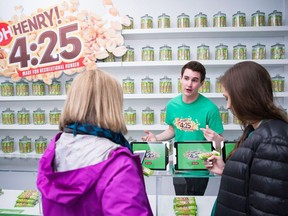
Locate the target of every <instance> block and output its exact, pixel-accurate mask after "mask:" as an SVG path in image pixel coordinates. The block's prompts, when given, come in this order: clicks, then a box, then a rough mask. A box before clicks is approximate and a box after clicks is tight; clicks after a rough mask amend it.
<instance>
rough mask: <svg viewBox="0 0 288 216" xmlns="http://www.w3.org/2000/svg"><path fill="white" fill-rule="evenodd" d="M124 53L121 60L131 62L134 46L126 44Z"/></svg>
mask: <svg viewBox="0 0 288 216" xmlns="http://www.w3.org/2000/svg"><path fill="white" fill-rule="evenodd" d="M126 48H127V51H126V53H125V54H124V55H123V56H122V61H123V62H131V61H132V62H133V61H134V48H132V47H130V46H127V47H126Z"/></svg>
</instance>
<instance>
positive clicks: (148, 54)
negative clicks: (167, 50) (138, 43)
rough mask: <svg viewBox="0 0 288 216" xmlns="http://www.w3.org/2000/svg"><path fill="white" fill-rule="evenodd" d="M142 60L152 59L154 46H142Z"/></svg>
mask: <svg viewBox="0 0 288 216" xmlns="http://www.w3.org/2000/svg"><path fill="white" fill-rule="evenodd" d="M142 61H154V48H153V47H151V46H148V45H147V46H146V47H142Z"/></svg>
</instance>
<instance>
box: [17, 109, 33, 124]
mask: <svg viewBox="0 0 288 216" xmlns="http://www.w3.org/2000/svg"><path fill="white" fill-rule="evenodd" d="M17 122H18V124H19V125H27V124H30V112H29V111H28V110H26V109H25V108H24V107H23V108H22V109H21V110H19V111H18V114H17Z"/></svg>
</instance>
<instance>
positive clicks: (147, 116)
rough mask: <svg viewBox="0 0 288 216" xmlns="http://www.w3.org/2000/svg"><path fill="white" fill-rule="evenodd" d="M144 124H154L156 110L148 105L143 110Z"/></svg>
mask: <svg viewBox="0 0 288 216" xmlns="http://www.w3.org/2000/svg"><path fill="white" fill-rule="evenodd" d="M142 124H143V125H152V124H154V110H152V109H151V108H150V107H146V109H144V110H142Z"/></svg>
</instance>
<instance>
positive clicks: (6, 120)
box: [2, 108, 15, 125]
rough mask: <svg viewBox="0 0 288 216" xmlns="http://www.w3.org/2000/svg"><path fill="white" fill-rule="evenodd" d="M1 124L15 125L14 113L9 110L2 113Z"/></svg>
mask: <svg viewBox="0 0 288 216" xmlns="http://www.w3.org/2000/svg"><path fill="white" fill-rule="evenodd" d="M2 124H7V125H10V124H15V112H14V111H13V110H11V109H10V108H7V109H6V110H4V111H2Z"/></svg>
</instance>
